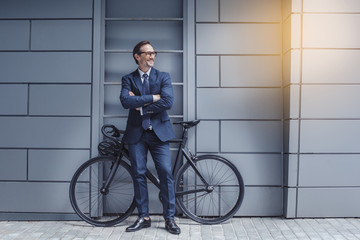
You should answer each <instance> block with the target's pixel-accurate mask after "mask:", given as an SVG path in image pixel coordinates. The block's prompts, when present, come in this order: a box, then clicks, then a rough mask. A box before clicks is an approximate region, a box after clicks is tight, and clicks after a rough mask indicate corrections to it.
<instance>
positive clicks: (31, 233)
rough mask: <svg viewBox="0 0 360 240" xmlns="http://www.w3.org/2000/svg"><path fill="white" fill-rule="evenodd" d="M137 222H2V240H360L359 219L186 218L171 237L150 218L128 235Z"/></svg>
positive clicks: (156, 218) (157, 220)
mask: <svg viewBox="0 0 360 240" xmlns="http://www.w3.org/2000/svg"><path fill="white" fill-rule="evenodd" d="M135 219H136V217H135V216H131V217H130V218H128V219H127V220H126V221H124V222H122V223H121V224H119V225H117V226H114V227H109V228H101V227H93V226H91V225H89V224H87V223H85V222H82V221H0V240H10V239H11V240H15V239H16V240H26V239H31V240H40V239H51V240H60V239H62V240H70V239H71V240H84V239H87V240H115V239H121V240H127V239H134V240H135V239H139V240H140V239H152V240H155V239H161V240H162V239H194V240H211V239H214V240H223V239H230V240H234V239H257V240H270V239H276V240H281V239H291V240H292V239H324V240H332V239H336V240H338V239H341V240H342V239H351V240H353V239H360V219H358V218H335V219H330V218H327V219H282V218H232V219H231V220H229V221H226V222H225V223H223V224H219V225H201V224H198V223H196V222H193V221H191V220H189V219H186V218H176V222H177V223H178V225H179V226H180V228H181V231H182V233H181V234H180V235H172V234H170V233H168V232H167V231H166V230H165V228H164V221H163V219H162V217H161V216H151V219H152V226H151V228H147V229H142V230H140V231H138V232H135V233H127V232H125V228H126V227H127V226H128V225H130V224H132V223H133V222H134V221H135Z"/></svg>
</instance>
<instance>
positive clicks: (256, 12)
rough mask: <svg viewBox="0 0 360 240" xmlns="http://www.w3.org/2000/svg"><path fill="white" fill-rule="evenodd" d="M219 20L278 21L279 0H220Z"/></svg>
mask: <svg viewBox="0 0 360 240" xmlns="http://www.w3.org/2000/svg"><path fill="white" fill-rule="evenodd" d="M220 21H221V22H280V21H281V0H251V1H247V0H220Z"/></svg>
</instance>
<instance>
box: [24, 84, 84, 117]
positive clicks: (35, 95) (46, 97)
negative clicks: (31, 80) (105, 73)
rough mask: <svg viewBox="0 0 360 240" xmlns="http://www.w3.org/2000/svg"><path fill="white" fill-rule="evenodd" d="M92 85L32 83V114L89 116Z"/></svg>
mask: <svg viewBox="0 0 360 240" xmlns="http://www.w3.org/2000/svg"><path fill="white" fill-rule="evenodd" d="M90 104H91V86H90V85H30V97H29V114H30V115H75V116H89V115H90Z"/></svg>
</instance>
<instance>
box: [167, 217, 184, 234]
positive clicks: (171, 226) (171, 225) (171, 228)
mask: <svg viewBox="0 0 360 240" xmlns="http://www.w3.org/2000/svg"><path fill="white" fill-rule="evenodd" d="M165 229H166V230H168V232H169V233H172V234H180V232H181V230H180V228H179V227H178V225H176V223H175V220H174V219H166V220H165Z"/></svg>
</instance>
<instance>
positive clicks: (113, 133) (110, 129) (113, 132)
mask: <svg viewBox="0 0 360 240" xmlns="http://www.w3.org/2000/svg"><path fill="white" fill-rule="evenodd" d="M101 132H102V134H103V135H104V136H105V137H108V138H111V139H116V138H118V137H120V136H121V134H124V133H125V131H124V130H119V129H118V128H117V127H115V126H114V125H110V124H108V125H104V126H102V128H101Z"/></svg>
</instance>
